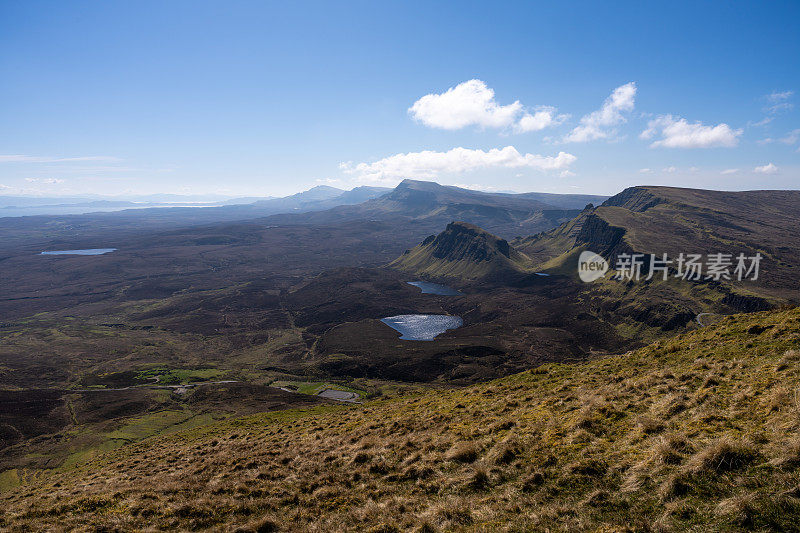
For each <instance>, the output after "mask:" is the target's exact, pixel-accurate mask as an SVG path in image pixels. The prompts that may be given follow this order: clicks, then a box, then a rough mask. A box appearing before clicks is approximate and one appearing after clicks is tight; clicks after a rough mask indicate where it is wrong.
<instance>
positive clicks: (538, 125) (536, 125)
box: [514, 106, 568, 133]
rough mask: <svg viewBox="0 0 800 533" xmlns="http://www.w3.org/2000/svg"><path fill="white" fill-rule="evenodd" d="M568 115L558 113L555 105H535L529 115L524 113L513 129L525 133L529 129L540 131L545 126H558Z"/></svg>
mask: <svg viewBox="0 0 800 533" xmlns="http://www.w3.org/2000/svg"><path fill="white" fill-rule="evenodd" d="M567 118H568V115H559V114H558V110H557V109H556V108H555V107H550V106H542V107H537V108H536V111H535V112H534V113H533V114H532V115H531V114H530V113H525V114H524V115H523V116H522V118H520V119H519V122H517V123H516V124H515V125H514V131H516V132H517V133H527V132H529V131H540V130H543V129H545V128H550V127H553V126H558V125H559V124H562V123H563V122H564V121H565V120H567Z"/></svg>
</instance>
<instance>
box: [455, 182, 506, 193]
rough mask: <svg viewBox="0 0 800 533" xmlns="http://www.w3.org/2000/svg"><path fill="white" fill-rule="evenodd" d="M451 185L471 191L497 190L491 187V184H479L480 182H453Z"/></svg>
mask: <svg viewBox="0 0 800 533" xmlns="http://www.w3.org/2000/svg"><path fill="white" fill-rule="evenodd" d="M453 187H460V188H462V189H469V190H471V191H481V192H498V191H499V189H498V188H497V187H492V186H491V185H481V184H480V183H454V184H453Z"/></svg>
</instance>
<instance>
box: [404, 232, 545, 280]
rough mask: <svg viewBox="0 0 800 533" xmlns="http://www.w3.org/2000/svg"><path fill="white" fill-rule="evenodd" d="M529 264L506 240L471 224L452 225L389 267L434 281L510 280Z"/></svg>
mask: <svg viewBox="0 0 800 533" xmlns="http://www.w3.org/2000/svg"><path fill="white" fill-rule="evenodd" d="M528 263H529V259H528V258H527V257H525V256H524V255H522V254H521V253H519V252H518V251H517V250H515V249H514V248H512V247H511V246H509V244H508V241H506V240H505V239H500V238H498V237H496V236H494V235H492V234H491V233H489V232H487V231H484V230H482V229H481V228H479V227H477V226H474V225H472V224H467V223H465V222H452V223H450V224H448V225H447V228H446V229H445V230H444V231H443V232H442V233H440V234H439V235H431V236H430V237H428V238H427V239H425V240H424V241H422V243H421V244H419V245H418V246H416V247H415V248H413V249H411V250H407V251H406V252H405V253H404V254H403V255H402V256H400V257H399V258H397V259H395V260H394V261H393V262H392V263H390V264H389V266H390V267H393V268H397V269H398V270H402V271H405V272H410V273H414V274H416V275H420V276H427V277H433V278H455V279H461V280H474V279H478V278H480V279H485V280H492V279H505V280H510V278H512V277H513V276H515V275H516V276H519V275H522V274H523V273H524V272H525V269H526V267H527V266H528Z"/></svg>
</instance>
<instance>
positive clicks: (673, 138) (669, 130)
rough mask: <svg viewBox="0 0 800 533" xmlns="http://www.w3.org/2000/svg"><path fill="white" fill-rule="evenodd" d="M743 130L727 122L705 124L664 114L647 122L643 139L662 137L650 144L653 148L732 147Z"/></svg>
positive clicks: (737, 141)
mask: <svg viewBox="0 0 800 533" xmlns="http://www.w3.org/2000/svg"><path fill="white" fill-rule="evenodd" d="M742 133H743V130H741V129H738V130H734V129H731V127H730V126H728V125H727V124H724V123H722V124H717V125H716V126H705V125H703V124H702V123H701V122H695V123H689V122H688V121H687V120H686V119H684V118H681V117H673V116H672V115H663V116H660V117H658V118H656V119H655V120H651V121H650V122H649V123H648V124H647V129H646V130H644V131H643V132H642V134H641V135H640V137H641V138H642V139H652V138H653V137H655V136H656V135H659V134H660V135H661V139H660V140H657V141H655V142H653V143H652V144H650V147H651V148H657V147H665V148H711V147H715V146H724V147H732V146H736V145H737V144H738V143H739V136H740V135H741V134H742Z"/></svg>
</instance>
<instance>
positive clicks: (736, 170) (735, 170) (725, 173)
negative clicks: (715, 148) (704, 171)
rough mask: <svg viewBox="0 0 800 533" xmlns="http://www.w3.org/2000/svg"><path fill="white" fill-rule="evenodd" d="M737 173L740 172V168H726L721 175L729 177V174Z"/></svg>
mask: <svg viewBox="0 0 800 533" xmlns="http://www.w3.org/2000/svg"><path fill="white" fill-rule="evenodd" d="M737 172H739V169H738V168H726V169H725V170H723V171H722V172H720V174H722V175H724V176H727V175H728V174H736V173H737Z"/></svg>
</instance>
